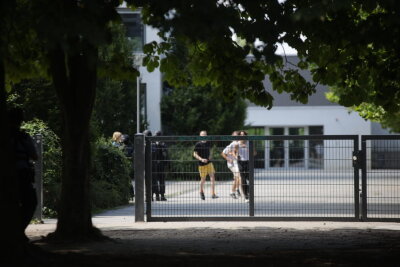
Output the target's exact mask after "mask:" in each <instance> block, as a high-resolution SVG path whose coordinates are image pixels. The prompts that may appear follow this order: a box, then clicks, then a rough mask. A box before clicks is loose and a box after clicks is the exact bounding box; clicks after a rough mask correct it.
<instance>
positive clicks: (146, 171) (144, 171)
mask: <svg viewBox="0 0 400 267" xmlns="http://www.w3.org/2000/svg"><path fill="white" fill-rule="evenodd" d="M136 138H138V139H141V140H143V141H141V140H140V142H136ZM142 138H143V139H142ZM156 140H157V141H201V140H207V141H232V140H248V141H249V151H252V149H253V147H254V143H253V142H252V141H269V140H304V141H306V140H348V141H353V169H354V175H353V176H354V216H353V217H268V216H254V168H252V167H254V155H253V153H249V160H250V162H249V169H250V171H249V172H250V173H249V190H250V195H249V216H248V217H235V216H229V217H153V216H152V214H151V200H152V181H151V177H152V175H151V174H152V173H151V172H152V168H151V142H152V141H156ZM136 146H138V147H136ZM139 151H140V152H139ZM141 151H143V152H145V153H144V154H145V155H142V154H141ZM356 152H359V136H358V135H293V136H287V135H284V136H231V135H219V136H212V135H211V136H151V137H145V136H143V135H142V134H137V135H136V136H135V157H136V156H138V158H137V159H142V160H143V162H145V164H144V165H145V167H144V168H143V165H142V164H139V162H138V160H135V184H136V188H139V187H138V186H143V184H144V183H145V185H146V189H145V192H146V194H145V195H146V199H144V194H140V195H138V194H135V195H136V197H135V205H138V207H140V208H139V209H140V210H141V212H142V213H141V215H139V214H138V212H137V211H136V213H135V214H136V216H138V215H139V218H138V217H135V221H136V222H138V221H140V222H142V221H144V210H143V209H142V207H143V208H144V203H145V202H146V221H147V222H151V221H163V222H165V221H360V195H359V194H360V189H359V184H360V183H359V179H360V176H359V170H360V168H359V167H357V166H359V164H358V160H359V158H358V157H357V156H355V155H354V154H355V153H356ZM146 163H148V164H146ZM138 165H142V166H141V167H139V166H138ZM137 167H138V168H137ZM363 169H364V170H365V168H363ZM141 179H143V180H142V181H138V180H141ZM363 186H364V183H363ZM142 188H143V187H142Z"/></svg>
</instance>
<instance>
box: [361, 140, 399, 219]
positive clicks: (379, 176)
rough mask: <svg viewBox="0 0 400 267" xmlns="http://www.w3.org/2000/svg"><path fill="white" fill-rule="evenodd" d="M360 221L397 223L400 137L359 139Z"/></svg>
mask: <svg viewBox="0 0 400 267" xmlns="http://www.w3.org/2000/svg"><path fill="white" fill-rule="evenodd" d="M361 141H362V151H361V152H362V153H361V155H362V158H363V162H362V166H361V169H362V194H361V199H362V200H361V201H362V204H363V205H362V218H363V220H366V221H400V135H370V136H362V138H361Z"/></svg>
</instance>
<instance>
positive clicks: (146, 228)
mask: <svg viewBox="0 0 400 267" xmlns="http://www.w3.org/2000/svg"><path fill="white" fill-rule="evenodd" d="M98 227H99V228H100V229H101V230H102V232H103V234H104V235H106V236H108V237H109V238H110V240H108V241H104V242H92V243H82V244H46V243H43V242H42V241H41V240H40V238H41V236H44V235H46V234H47V233H49V232H51V231H52V230H53V228H52V227H48V226H47V228H46V226H40V225H39V226H33V227H30V228H29V231H28V236H29V237H30V238H31V240H32V241H33V244H34V245H35V246H34V247H33V249H32V250H34V251H35V250H36V251H39V250H38V248H40V249H42V250H40V252H39V253H34V254H36V255H39V256H37V257H36V256H35V257H36V258H37V262H39V263H40V264H38V266H61V267H62V266H113V267H120V266H121V267H122V266H133V265H136V266H137V264H141V265H142V264H143V266H146V265H147V266H190V267H193V266H211V265H212V266H217V267H220V266H245V267H246V266H400V224H396V223H358V222H357V223H332V222H269V223H265V222H264V223H261V222H259V223H255V222H241V223H224V222H215V223H201V222H198V223H175V224H174V223H143V224H136V225H134V226H127V225H114V226H112V227H111V226H110V225H98ZM50 252H51V253H50ZM35 261H36V260H35V259H33V262H35Z"/></svg>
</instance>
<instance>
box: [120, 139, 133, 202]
mask: <svg viewBox="0 0 400 267" xmlns="http://www.w3.org/2000/svg"><path fill="white" fill-rule="evenodd" d="M121 143H122V146H121V148H122V152H123V153H124V155H125V156H126V158H127V159H128V160H129V161H130V162H131V168H130V170H129V176H130V177H131V184H132V187H131V189H130V195H131V197H132V198H134V197H135V186H134V170H133V145H132V142H131V140H130V138H129V135H127V134H123V135H122V136H121Z"/></svg>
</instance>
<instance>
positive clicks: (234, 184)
mask: <svg viewBox="0 0 400 267" xmlns="http://www.w3.org/2000/svg"><path fill="white" fill-rule="evenodd" d="M236 187H237V179H236V176H235V175H233V183H232V193H235V192H236Z"/></svg>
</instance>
